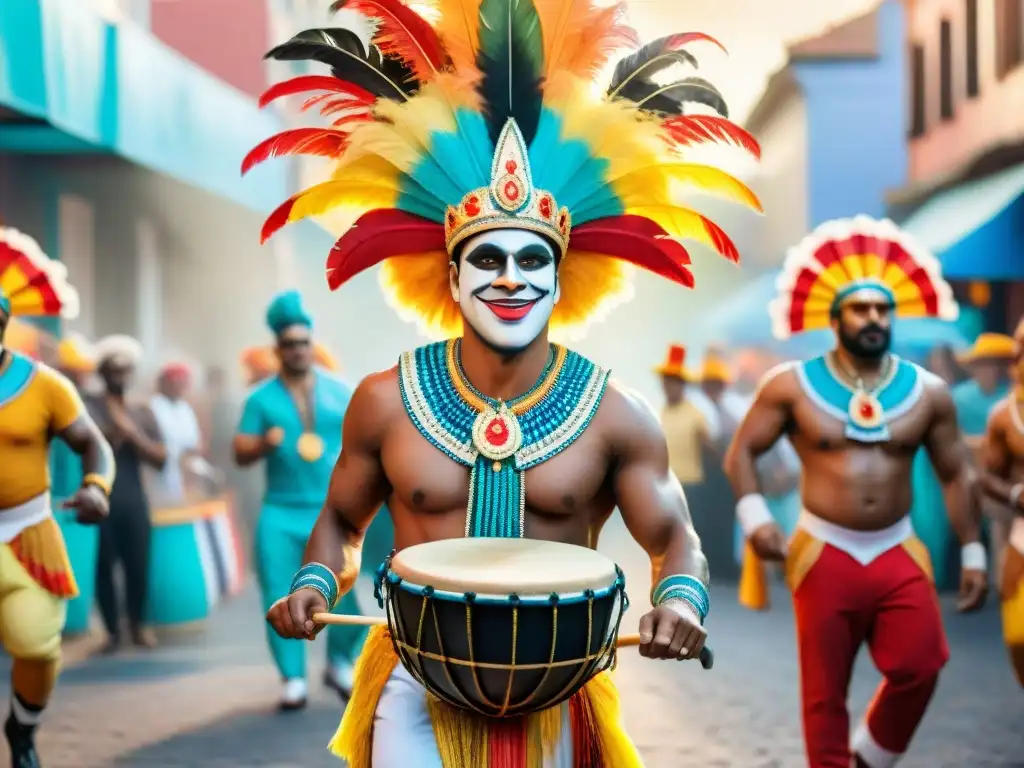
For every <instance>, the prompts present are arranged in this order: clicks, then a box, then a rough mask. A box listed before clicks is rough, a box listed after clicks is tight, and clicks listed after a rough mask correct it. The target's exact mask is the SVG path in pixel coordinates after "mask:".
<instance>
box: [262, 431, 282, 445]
mask: <svg viewBox="0 0 1024 768" xmlns="http://www.w3.org/2000/svg"><path fill="white" fill-rule="evenodd" d="M263 442H264V443H266V445H267V447H268V448H278V447H280V445H281V443H283V442H284V430H283V429H281V428H280V427H271V428H270V429H268V430H267V433H266V434H265V435H263Z"/></svg>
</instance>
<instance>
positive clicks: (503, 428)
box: [486, 416, 509, 448]
mask: <svg viewBox="0 0 1024 768" xmlns="http://www.w3.org/2000/svg"><path fill="white" fill-rule="evenodd" d="M508 435H509V432H508V425H506V424H505V422H504V421H503V420H502V419H501V418H499V417H497V416H495V417H494V418H493V419H491V421H490V423H489V424H488V425H487V437H486V440H487V442H488V443H490V444H491V445H493V446H494V447H496V448H497V447H498V446H502V445H504V444H505V443H507V442H508Z"/></svg>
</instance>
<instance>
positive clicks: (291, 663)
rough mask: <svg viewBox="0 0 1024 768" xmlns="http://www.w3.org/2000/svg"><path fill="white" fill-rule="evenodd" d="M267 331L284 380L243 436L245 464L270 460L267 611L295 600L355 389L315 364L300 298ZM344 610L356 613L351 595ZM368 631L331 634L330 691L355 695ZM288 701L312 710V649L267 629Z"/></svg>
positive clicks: (287, 299) (264, 514)
mask: <svg viewBox="0 0 1024 768" xmlns="http://www.w3.org/2000/svg"><path fill="white" fill-rule="evenodd" d="M267 325H268V326H269V327H270V330H271V332H272V333H273V334H274V336H275V338H276V351H277V356H278V358H279V360H280V363H281V366H280V373H279V374H278V375H277V376H274V377H273V378H270V379H267V380H266V381H264V382H262V383H261V384H259V385H257V386H256V387H255V388H254V389H253V390H252V392H251V393H250V394H249V397H248V399H247V400H246V403H245V408H244V410H243V412H242V419H241V423H240V425H239V427H238V434H237V435H236V437H235V460H236V461H237V462H238V464H239V465H240V466H243V467H245V466H249V465H251V464H255V463H256V462H258V461H260V460H261V459H263V460H265V462H266V490H265V493H264V497H263V507H262V510H261V512H260V516H259V521H258V523H257V525H256V536H255V546H256V569H257V575H258V577H259V583H260V589H261V591H262V593H263V601H264V609H265V610H266V609H267V608H269V607H270V606H271V605H272V604H273V603H274V601H275V600H277V599H278V598H280V597H282V596H283V595H286V594H287V593H288V589H289V586H290V584H291V580H292V575H293V574H294V573H295V571H296V569H298V568H299V566H301V565H302V551H303V548H304V547H305V545H306V539H307V538H309V534H310V532H311V531H312V530H313V524H314V523H315V522H316V518H317V514H318V513H319V511H320V506H321V504H322V503H323V497H324V494H325V493H326V491H327V486H328V483H329V482H330V477H331V470H332V469H333V467H334V462H335V461H336V460H337V458H338V454H339V453H340V452H341V423H342V419H343V418H344V417H345V411H346V409H347V408H348V404H349V400H350V399H351V397H352V390H351V388H350V387H349V386H348V385H347V384H345V383H344V382H342V381H341V380H340V379H337V378H335V377H334V376H333V375H332V374H330V373H328V372H327V371H325V370H323V369H321V368H318V367H316V366H314V365H313V342H312V326H313V320H312V318H311V317H310V316H309V314H308V313H307V312H306V310H305V308H304V307H303V304H302V299H301V297H300V295H299V294H298V293H297V292H296V291H287V292H285V293H281V294H279V295H278V296H277V297H275V298H274V300H273V301H272V302H271V303H270V306H269V307H268V308H267ZM337 610H339V611H342V612H346V613H352V612H354V611H358V605H357V603H356V599H355V595H354V594H353V593H349V594H348V595H346V596H345V598H344V599H343V600H341V601H340V602H339V604H338V607H337ZM364 635H365V630H363V629H360V628H359V627H333V628H332V629H331V631H330V632H329V633H328V651H327V652H328V667H327V671H326V674H325V683H326V684H327V685H328V686H330V687H331V688H334V689H335V690H336V691H337V692H338V693H339V694H340V695H342V696H343V697H346V698H347V697H348V695H349V694H350V693H351V689H352V664H353V660H354V659H355V657H356V655H357V654H358V652H359V649H360V647H361V646H362V642H363V638H364ZM267 639H268V642H269V644H270V652H271V654H272V655H273V657H274V663H275V664H276V665H277V669H278V671H279V672H280V673H281V678H282V680H283V681H284V693H283V695H282V698H281V708H282V709H286V710H292V709H301V708H302V707H304V706H305V704H306V698H307V684H306V651H305V647H304V646H303V644H302V643H301V642H299V641H297V640H285V639H283V638H281V637H279V636H278V635H277V634H276V633H275V632H273V631H268V634H267Z"/></svg>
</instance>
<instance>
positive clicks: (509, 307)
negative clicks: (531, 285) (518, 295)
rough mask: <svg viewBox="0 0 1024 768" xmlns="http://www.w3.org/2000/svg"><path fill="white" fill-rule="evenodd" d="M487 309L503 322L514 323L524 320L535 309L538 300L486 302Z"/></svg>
mask: <svg viewBox="0 0 1024 768" xmlns="http://www.w3.org/2000/svg"><path fill="white" fill-rule="evenodd" d="M481 301H483V302H484V304H486V305H487V308H488V309H489V310H491V312H493V313H494V316H495V317H497V318H498V319H499V320H501V321H502V322H506V323H514V322H516V321H517V320H522V319H523V318H524V317H526V316H527V315H528V314H530V310H531V309H533V307H534V305H535V304H536V303H537V301H538V299H534V300H533V301H523V300H521V299H498V300H496V301H484V300H483V299H481Z"/></svg>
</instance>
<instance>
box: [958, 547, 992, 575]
mask: <svg viewBox="0 0 1024 768" xmlns="http://www.w3.org/2000/svg"><path fill="white" fill-rule="evenodd" d="M960 567H961V568H962V569H964V570H965V571H987V570H988V556H987V555H986V554H985V547H984V546H983V545H982V544H981V543H980V542H977V541H972V542H971V543H970V544H964V545H963V547H961V548H960Z"/></svg>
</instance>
